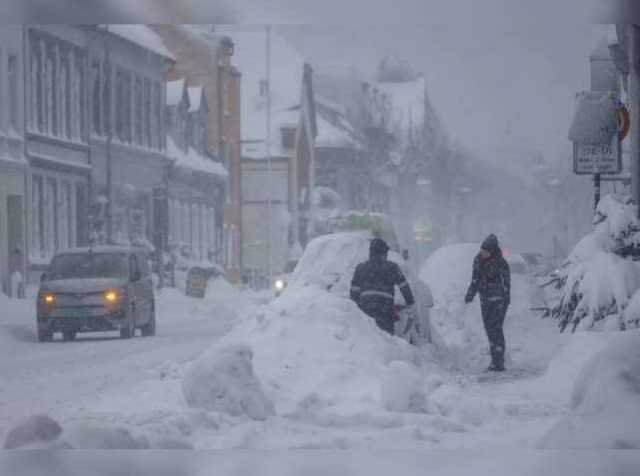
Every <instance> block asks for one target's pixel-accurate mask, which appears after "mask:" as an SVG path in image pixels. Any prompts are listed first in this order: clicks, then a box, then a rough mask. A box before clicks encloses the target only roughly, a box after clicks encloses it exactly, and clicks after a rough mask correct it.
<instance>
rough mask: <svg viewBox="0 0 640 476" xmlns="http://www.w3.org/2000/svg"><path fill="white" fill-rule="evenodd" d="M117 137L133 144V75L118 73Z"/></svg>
mask: <svg viewBox="0 0 640 476" xmlns="http://www.w3.org/2000/svg"><path fill="white" fill-rule="evenodd" d="M116 136H117V137H118V139H119V140H120V141H121V142H129V143H130V142H131V73H127V72H125V71H122V70H118V71H117V72H116Z"/></svg>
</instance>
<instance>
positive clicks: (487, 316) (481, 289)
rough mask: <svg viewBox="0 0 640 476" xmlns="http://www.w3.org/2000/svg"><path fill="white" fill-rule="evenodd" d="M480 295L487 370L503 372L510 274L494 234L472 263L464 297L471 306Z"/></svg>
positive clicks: (488, 238) (483, 245)
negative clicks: (489, 361) (477, 295)
mask: <svg viewBox="0 0 640 476" xmlns="http://www.w3.org/2000/svg"><path fill="white" fill-rule="evenodd" d="M478 293H479V294H480V306H481V309H482V322H483V323H484V329H485V331H486V333H487V337H488V339H489V348H490V351H491V364H490V365H489V368H488V369H487V370H489V371H493V372H502V371H503V370H504V353H505V340H504V331H503V325H504V318H505V316H506V313H507V308H508V307H509V304H510V298H511V271H510V270H509V264H508V263H507V261H506V260H505V259H504V257H503V256H502V250H501V249H500V246H499V244H498V238H497V237H496V235H493V234H491V235H489V236H488V237H487V238H486V239H485V240H484V242H483V243H482V245H481V247H480V252H479V253H478V254H477V255H476V257H475V259H474V260H473V275H472V277H471V285H470V286H469V290H468V291H467V294H466V296H465V299H464V301H465V303H470V302H471V301H473V298H474V297H475V295H476V294H478Z"/></svg>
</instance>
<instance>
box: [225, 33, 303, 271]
mask: <svg viewBox="0 0 640 476" xmlns="http://www.w3.org/2000/svg"><path fill="white" fill-rule="evenodd" d="M222 31H223V32H224V33H225V34H228V35H229V36H231V37H232V38H233V41H234V44H235V62H236V64H237V65H238V68H239V70H240V71H241V73H242V80H241V98H242V101H241V114H240V116H241V121H242V124H241V131H242V184H241V189H242V237H243V238H242V239H243V265H244V268H246V269H248V270H249V269H256V270H262V271H266V270H267V269H268V267H269V263H268V259H269V258H268V256H269V254H271V255H272V269H273V270H274V271H276V272H277V271H278V270H282V269H284V267H285V265H286V262H287V260H288V259H289V257H290V251H291V250H292V249H293V248H295V247H296V246H295V245H296V244H298V246H299V244H302V245H304V244H306V241H307V240H308V235H309V226H310V220H309V218H310V209H311V199H310V195H311V194H310V193H309V191H310V189H311V188H312V186H311V184H312V182H313V167H312V163H313V158H312V155H313V148H312V143H313V139H310V140H309V139H308V137H311V136H313V135H314V134H315V122H314V121H315V115H314V114H308V111H309V107H313V104H312V102H311V101H306V102H305V101H303V104H304V106H303V107H302V108H300V107H299V105H300V104H301V99H302V98H303V97H305V95H307V94H306V93H305V90H306V89H305V84H308V85H309V86H311V83H310V81H308V82H306V83H305V80H304V78H305V77H309V78H310V74H311V71H310V68H308V67H305V63H304V61H303V60H302V58H301V57H300V55H299V54H298V53H297V52H296V51H295V50H294V49H293V48H292V47H291V46H290V45H289V44H288V43H287V41H286V40H285V39H284V38H282V37H281V36H280V35H278V34H277V33H274V32H271V34H270V35H269V42H270V48H269V50H270V65H269V66H270V76H271V78H270V84H269V81H268V75H267V32H266V29H264V28H258V27H225V28H224V30H222ZM309 94H311V91H309ZM307 96H308V95H307ZM268 98H270V101H267V99H268ZM268 102H269V103H270V111H271V114H270V121H269V122H270V130H269V131H268V133H267V122H268V117H267V116H268V114H267V110H268ZM267 138H268V139H267ZM269 158H270V159H271V164H272V167H271V173H269V171H268V162H269V160H268V159H269ZM269 210H271V212H269ZM269 213H271V220H270V222H271V223H270V224H269V223H267V221H269V218H268V217H269ZM269 248H270V249H269Z"/></svg>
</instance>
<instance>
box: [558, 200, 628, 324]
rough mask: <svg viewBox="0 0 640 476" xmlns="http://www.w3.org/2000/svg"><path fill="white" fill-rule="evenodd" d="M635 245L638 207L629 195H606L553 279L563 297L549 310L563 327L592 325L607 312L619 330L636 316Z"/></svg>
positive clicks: (603, 317)
mask: <svg viewBox="0 0 640 476" xmlns="http://www.w3.org/2000/svg"><path fill="white" fill-rule="evenodd" d="M639 249H640V221H638V219H637V218H636V205H634V204H633V203H632V201H631V198H630V197H628V196H618V195H607V196H605V197H604V198H603V199H602V200H601V201H600V203H599V205H598V209H597V211H596V215H595V218H594V225H593V230H592V232H591V233H589V234H588V235H586V236H585V237H584V238H583V239H582V240H580V242H578V244H577V245H576V246H575V248H574V249H573V251H572V253H571V254H570V255H569V258H568V259H567V261H566V262H565V263H564V264H563V265H562V267H561V269H560V271H559V272H558V276H557V277H556V280H555V286H556V288H557V289H558V290H560V292H561V297H560V301H559V303H558V304H557V305H556V306H554V307H553V308H552V309H550V311H549V312H548V314H550V315H551V316H552V317H554V318H556V319H558V320H559V326H560V329H561V330H562V331H564V330H565V329H567V328H570V329H571V330H572V331H574V330H575V329H576V328H578V327H581V328H586V329H592V328H594V327H595V326H596V324H597V323H598V322H599V321H602V320H604V319H606V318H608V317H610V316H611V317H612V319H613V320H614V321H615V322H617V326H618V327H619V328H620V329H625V328H626V327H627V325H628V323H637V322H638V321H639V320H640V316H638V313H637V311H640V306H638V305H636V304H640V296H635V294H637V291H638V290H639V289H640V265H639V264H638V263H637V262H636V261H634V258H636V257H638V256H639V253H638V250H639ZM632 298H633V299H632ZM632 302H633V303H634V305H633V306H630V305H629V304H630V303H632Z"/></svg>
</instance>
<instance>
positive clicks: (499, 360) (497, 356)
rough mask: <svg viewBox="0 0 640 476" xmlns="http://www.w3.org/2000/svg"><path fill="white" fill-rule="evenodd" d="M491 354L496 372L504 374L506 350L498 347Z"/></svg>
mask: <svg viewBox="0 0 640 476" xmlns="http://www.w3.org/2000/svg"><path fill="white" fill-rule="evenodd" d="M491 354H492V355H491V360H492V361H493V363H492V365H493V367H494V369H493V370H494V372H504V348H503V347H498V346H496V347H495V349H494V350H493V351H492V353H491Z"/></svg>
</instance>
